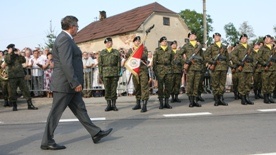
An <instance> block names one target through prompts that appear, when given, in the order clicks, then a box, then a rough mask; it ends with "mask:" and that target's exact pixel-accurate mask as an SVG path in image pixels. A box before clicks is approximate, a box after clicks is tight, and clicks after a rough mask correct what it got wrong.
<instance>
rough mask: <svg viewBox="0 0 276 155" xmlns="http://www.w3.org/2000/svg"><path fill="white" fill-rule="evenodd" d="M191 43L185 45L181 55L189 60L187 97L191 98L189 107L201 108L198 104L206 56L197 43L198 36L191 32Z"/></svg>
mask: <svg viewBox="0 0 276 155" xmlns="http://www.w3.org/2000/svg"><path fill="white" fill-rule="evenodd" d="M188 38H189V43H187V44H185V45H184V46H183V47H182V49H181V55H183V54H186V56H187V59H186V61H185V66H189V67H188V68H185V67H184V68H185V69H186V72H187V95H188V97H189V101H190V104H189V107H194V106H196V107H201V104H199V103H198V99H199V98H198V96H199V94H198V93H199V85H200V84H201V83H200V82H201V78H202V70H203V67H204V56H203V51H202V49H201V47H202V46H201V45H200V44H199V43H198V42H197V41H196V34H195V33H194V32H190V33H189V34H188Z"/></svg>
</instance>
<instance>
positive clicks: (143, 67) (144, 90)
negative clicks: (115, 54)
mask: <svg viewBox="0 0 276 155" xmlns="http://www.w3.org/2000/svg"><path fill="white" fill-rule="evenodd" d="M133 44H134V46H133V47H132V48H130V49H129V50H128V53H127V54H126V57H127V58H129V56H130V55H131V54H132V53H133V52H134V51H135V50H136V49H137V48H138V47H139V45H140V44H141V37H140V36H136V37H135V38H134V39H133ZM147 60H148V51H147V50H146V49H144V52H143V55H142V57H141V63H140V67H139V69H140V70H139V74H138V78H139V80H138V81H137V78H136V77H132V81H133V84H134V88H135V96H136V105H135V106H134V107H133V108H132V109H133V110H138V109H141V100H142V102H143V107H142V109H141V112H146V111H147V103H148V99H149V85H148V81H149V71H148V67H147Z"/></svg>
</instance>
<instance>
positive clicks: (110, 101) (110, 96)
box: [98, 38, 121, 111]
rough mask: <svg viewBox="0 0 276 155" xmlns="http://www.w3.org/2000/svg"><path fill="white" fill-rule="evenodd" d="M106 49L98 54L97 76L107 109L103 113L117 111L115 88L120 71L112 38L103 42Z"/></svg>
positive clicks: (118, 57)
mask: <svg viewBox="0 0 276 155" xmlns="http://www.w3.org/2000/svg"><path fill="white" fill-rule="evenodd" d="M104 43H105V46H106V48H105V49H103V50H102V51H101V52H100V56H99V58H98V66H99V75H100V79H101V80H102V81H103V83H104V88H105V99H106V101H107V107H106V109H105V111H111V110H114V111H118V108H117V107H116V100H117V86H118V80H119V77H120V71H121V55H120V52H119V51H118V50H116V49H113V48H112V45H113V42H112V38H106V39H105V40H104Z"/></svg>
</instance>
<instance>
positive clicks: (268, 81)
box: [262, 71, 276, 94]
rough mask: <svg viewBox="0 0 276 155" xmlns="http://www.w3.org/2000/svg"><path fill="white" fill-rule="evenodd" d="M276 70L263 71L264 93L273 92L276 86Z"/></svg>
mask: <svg viewBox="0 0 276 155" xmlns="http://www.w3.org/2000/svg"><path fill="white" fill-rule="evenodd" d="M275 80H276V71H272V72H271V71H263V72H262V84H263V85H262V93H263V94H270V93H273V90H274V88H275Z"/></svg>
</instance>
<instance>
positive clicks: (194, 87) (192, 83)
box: [187, 70, 202, 97]
mask: <svg viewBox="0 0 276 155" xmlns="http://www.w3.org/2000/svg"><path fill="white" fill-rule="evenodd" d="M200 84H202V72H201V71H191V70H190V71H188V72H187V95H188V96H195V97H197V96H198V95H199V94H198V93H199V87H200Z"/></svg>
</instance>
